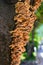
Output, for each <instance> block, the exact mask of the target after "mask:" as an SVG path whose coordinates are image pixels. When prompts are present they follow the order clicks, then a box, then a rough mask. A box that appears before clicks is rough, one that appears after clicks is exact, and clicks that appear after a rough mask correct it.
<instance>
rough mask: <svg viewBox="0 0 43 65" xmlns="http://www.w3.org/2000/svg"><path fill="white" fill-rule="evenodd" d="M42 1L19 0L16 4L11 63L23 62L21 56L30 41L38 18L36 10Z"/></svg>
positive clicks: (12, 64)
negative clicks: (30, 35)
mask: <svg viewBox="0 0 43 65" xmlns="http://www.w3.org/2000/svg"><path fill="white" fill-rule="evenodd" d="M40 3H41V0H33V2H32V1H31V0H24V2H22V1H21V0H19V2H17V3H16V4H15V12H16V16H14V21H15V25H16V28H15V29H14V30H13V31H11V33H12V34H13V35H12V38H13V41H12V44H11V45H10V48H11V59H12V62H11V65H19V64H20V62H21V61H20V60H21V59H20V57H21V55H22V53H23V52H25V46H26V44H27V42H28V41H29V34H30V32H31V31H32V29H33V26H34V22H35V21H36V19H37V17H36V15H35V11H36V10H37V8H38V7H39V6H40Z"/></svg>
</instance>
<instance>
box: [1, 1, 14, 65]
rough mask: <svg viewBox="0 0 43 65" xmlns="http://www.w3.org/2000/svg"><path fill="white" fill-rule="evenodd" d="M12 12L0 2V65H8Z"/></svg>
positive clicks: (10, 8)
mask: <svg viewBox="0 0 43 65" xmlns="http://www.w3.org/2000/svg"><path fill="white" fill-rule="evenodd" d="M13 16H14V10H13V7H12V6H11V5H8V4H7V2H5V1H4V0H0V65H10V48H9V45H10V42H11V35H10V33H9V31H10V30H12V29H13V27H14V25H13V24H14V21H13Z"/></svg>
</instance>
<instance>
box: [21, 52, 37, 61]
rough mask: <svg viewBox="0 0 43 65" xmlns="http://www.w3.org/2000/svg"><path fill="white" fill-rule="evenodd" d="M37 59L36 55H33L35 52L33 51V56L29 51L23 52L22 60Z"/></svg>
mask: <svg viewBox="0 0 43 65" xmlns="http://www.w3.org/2000/svg"><path fill="white" fill-rule="evenodd" d="M35 59H36V58H35V56H34V55H33V53H32V55H31V56H28V54H27V52H25V53H23V54H22V56H21V60H22V61H23V60H35Z"/></svg>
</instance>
